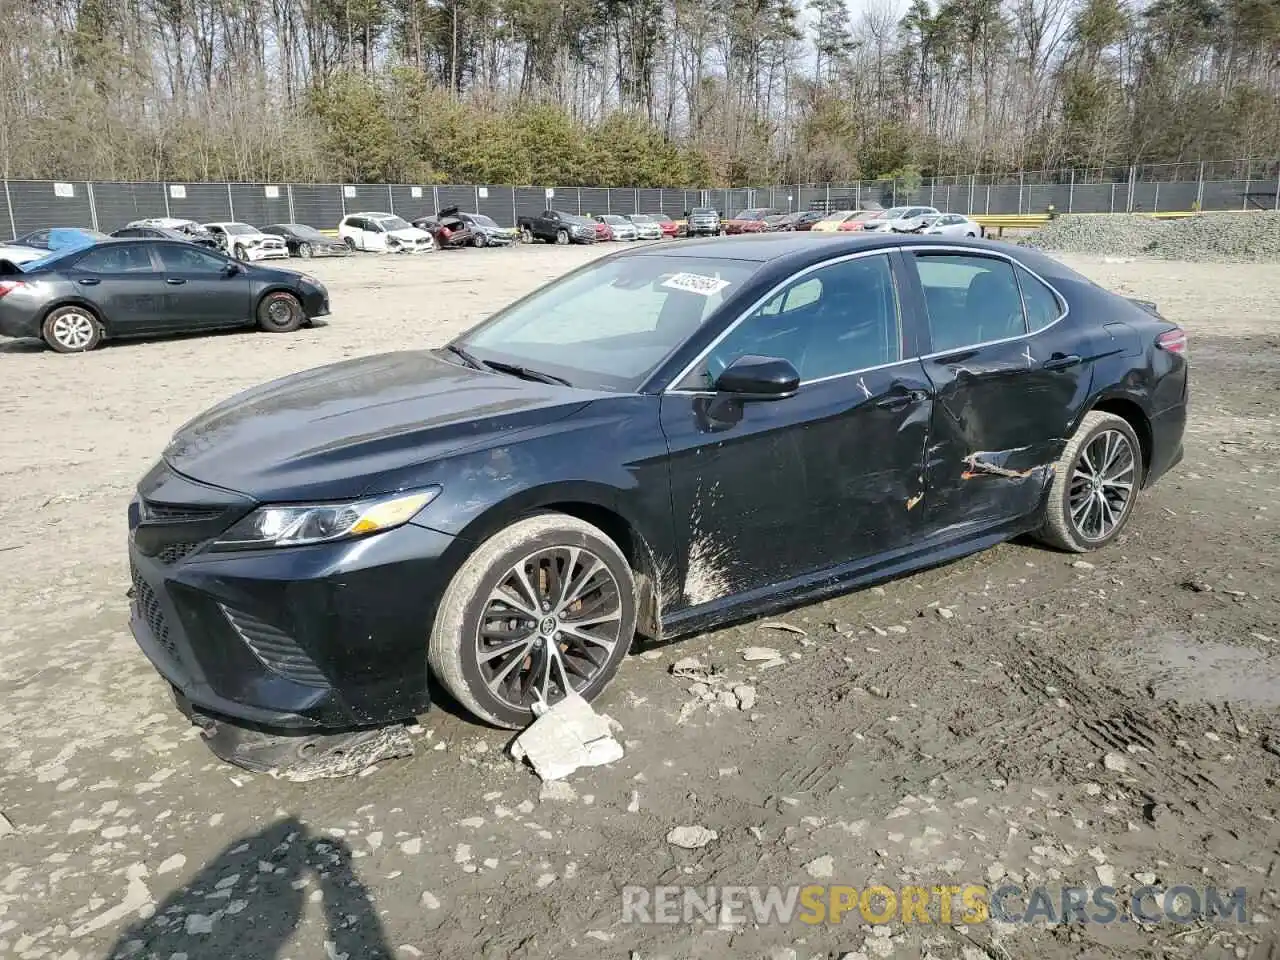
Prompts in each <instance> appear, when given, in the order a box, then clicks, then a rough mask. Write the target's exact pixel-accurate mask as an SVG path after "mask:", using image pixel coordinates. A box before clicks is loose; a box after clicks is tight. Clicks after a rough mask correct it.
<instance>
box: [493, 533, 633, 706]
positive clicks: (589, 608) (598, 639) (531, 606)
mask: <svg viewBox="0 0 1280 960" xmlns="http://www.w3.org/2000/svg"><path fill="white" fill-rule="evenodd" d="M622 612H623V611H622V595H621V590H620V587H619V585H618V581H617V579H615V577H614V575H613V574H612V573H611V572H610V571H609V567H608V566H607V565H606V564H605V562H604V561H603V560H602V559H600V557H598V556H596V555H595V554H594V553H592V552H591V551H590V550H588V549H586V548H584V547H551V548H547V549H543V550H539V551H537V552H536V553H533V554H530V555H529V556H528V557H526V558H525V559H523V560H521V561H520V562H519V563H517V564H515V565H514V566H512V567H511V568H510V569H508V570H507V572H506V573H504V574H503V575H502V577H501V578H499V580H498V582H497V584H496V586H494V588H493V589H492V590H491V591H490V593H489V597H488V599H487V600H486V602H485V605H484V609H483V610H482V611H481V614H480V622H479V625H478V627H477V630H476V661H477V663H478V664H479V667H480V674H481V676H482V678H483V679H484V683H485V685H486V686H487V687H488V688H489V691H490V692H491V693H492V694H493V695H494V696H496V697H497V698H498V699H500V700H501V701H503V702H504V703H506V704H509V705H510V706H512V707H515V708H517V709H529V708H530V707H532V705H533V704H535V703H538V702H542V703H547V704H550V703H554V702H556V701H557V700H560V699H562V698H563V697H564V696H565V695H566V694H567V693H568V692H569V691H570V690H575V691H576V690H582V689H583V688H584V687H586V686H587V685H588V684H590V683H591V682H592V680H594V679H595V678H596V677H597V675H598V674H599V673H600V671H601V670H603V669H604V668H605V666H606V665H607V664H608V662H609V659H610V656H611V654H612V653H613V651H614V649H615V648H616V646H617V644H618V642H619V633H620V631H621V628H622Z"/></svg>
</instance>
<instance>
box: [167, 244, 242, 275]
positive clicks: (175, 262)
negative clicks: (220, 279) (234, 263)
mask: <svg viewBox="0 0 1280 960" xmlns="http://www.w3.org/2000/svg"><path fill="white" fill-rule="evenodd" d="M157 252H158V253H159V254H160V262H161V263H162V264H164V268H165V270H168V271H171V272H174V273H221V272H222V271H223V269H224V267H225V265H226V261H225V260H221V259H219V258H218V257H211V256H209V254H207V253H204V252H203V251H200V250H197V249H196V248H195V247H189V246H181V245H178V244H165V245H164V246H161V247H159V248H158V251H157Z"/></svg>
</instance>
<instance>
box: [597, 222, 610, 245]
mask: <svg viewBox="0 0 1280 960" xmlns="http://www.w3.org/2000/svg"><path fill="white" fill-rule="evenodd" d="M595 228H596V239H597V240H612V239H613V231H612V230H610V229H609V225H608V224H607V223H605V222H604V221H602V220H597V221H595Z"/></svg>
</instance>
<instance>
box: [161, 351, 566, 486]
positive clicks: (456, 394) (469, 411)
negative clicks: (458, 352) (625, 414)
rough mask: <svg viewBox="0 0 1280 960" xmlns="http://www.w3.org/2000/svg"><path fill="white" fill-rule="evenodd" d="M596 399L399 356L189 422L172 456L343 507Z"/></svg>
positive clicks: (226, 481)
mask: <svg viewBox="0 0 1280 960" xmlns="http://www.w3.org/2000/svg"><path fill="white" fill-rule="evenodd" d="M590 399H591V396H590V395H588V394H585V393H583V392H582V391H579V390H575V389H573V388H570V387H562V386H559V385H555V384H544V383H536V382H532V381H528V380H520V379H518V378H516V377H511V376H506V375H505V374H494V373H488V372H484V371H479V370H472V369H470V368H468V367H462V366H459V365H457V364H454V363H450V362H448V361H445V360H442V359H440V358H439V357H437V356H436V355H434V354H432V353H430V352H427V351H406V352H401V353H389V354H382V355H378V356H373V357H365V358H361V359H358V360H348V361H345V362H342V363H337V364H331V365H329V366H324V367H319V368H317V369H314V370H308V371H305V372H303V373H297V374H294V375H292V376H289V377H285V378H283V379H281V380H275V381H273V382H271V383H266V384H263V385H262V386H259V387H254V388H252V389H250V390H247V391H245V392H244V393H241V394H239V395H237V396H235V397H232V398H231V399H229V400H226V401H224V402H223V403H220V404H218V405H217V406H215V407H213V408H212V409H210V410H208V411H206V412H205V413H203V414H201V415H200V416H198V417H196V418H195V419H193V420H191V421H190V422H188V423H187V424H185V425H184V426H183V427H182V428H181V429H179V431H178V432H177V433H176V434H175V435H174V437H173V440H172V441H171V442H170V444H169V446H168V448H167V449H166V450H165V452H164V458H165V460H166V461H167V462H168V463H169V465H170V466H171V467H172V468H173V469H174V470H176V471H178V472H179V473H182V474H184V475H186V476H188V477H190V478H192V479H194V480H198V481H200V482H202V483H206V484H212V485H214V486H218V487H222V488H224V489H226V490H233V491H236V492H238V493H243V494H247V495H249V496H251V497H253V498H255V499H256V500H259V501H261V502H280V501H291V500H292V501H302V500H325V499H344V498H348V497H355V496H361V495H364V494H375V493H385V492H389V491H392V490H395V489H397V488H398V486H399V485H400V478H401V477H403V471H404V470H405V469H406V468H410V467H413V466H416V465H418V464H424V463H427V462H429V461H432V460H438V459H441V458H443V457H448V456H450V455H453V454H457V453H461V452H463V451H464V450H468V449H472V448H475V447H477V446H481V445H483V444H485V443H487V442H490V441H492V440H498V439H501V441H502V442H507V441H509V440H510V438H511V437H512V435H513V433H514V432H515V431H518V430H522V429H526V428H530V427H536V426H539V425H545V424H547V423H551V422H554V421H556V420H559V419H562V418H564V417H567V416H569V415H571V414H572V413H574V412H575V411H577V410H579V409H581V408H582V407H583V406H585V405H586V404H587V403H588V402H590Z"/></svg>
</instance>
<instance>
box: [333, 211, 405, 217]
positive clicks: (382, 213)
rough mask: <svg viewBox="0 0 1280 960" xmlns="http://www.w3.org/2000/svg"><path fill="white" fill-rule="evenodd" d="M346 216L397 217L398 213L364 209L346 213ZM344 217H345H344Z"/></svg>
mask: <svg viewBox="0 0 1280 960" xmlns="http://www.w3.org/2000/svg"><path fill="white" fill-rule="evenodd" d="M347 216H348V217H398V216H400V214H398V213H387V212H386V211H385V210H383V211H378V210H365V211H362V212H355V213H348V214H347ZM344 219H345V218H344Z"/></svg>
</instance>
